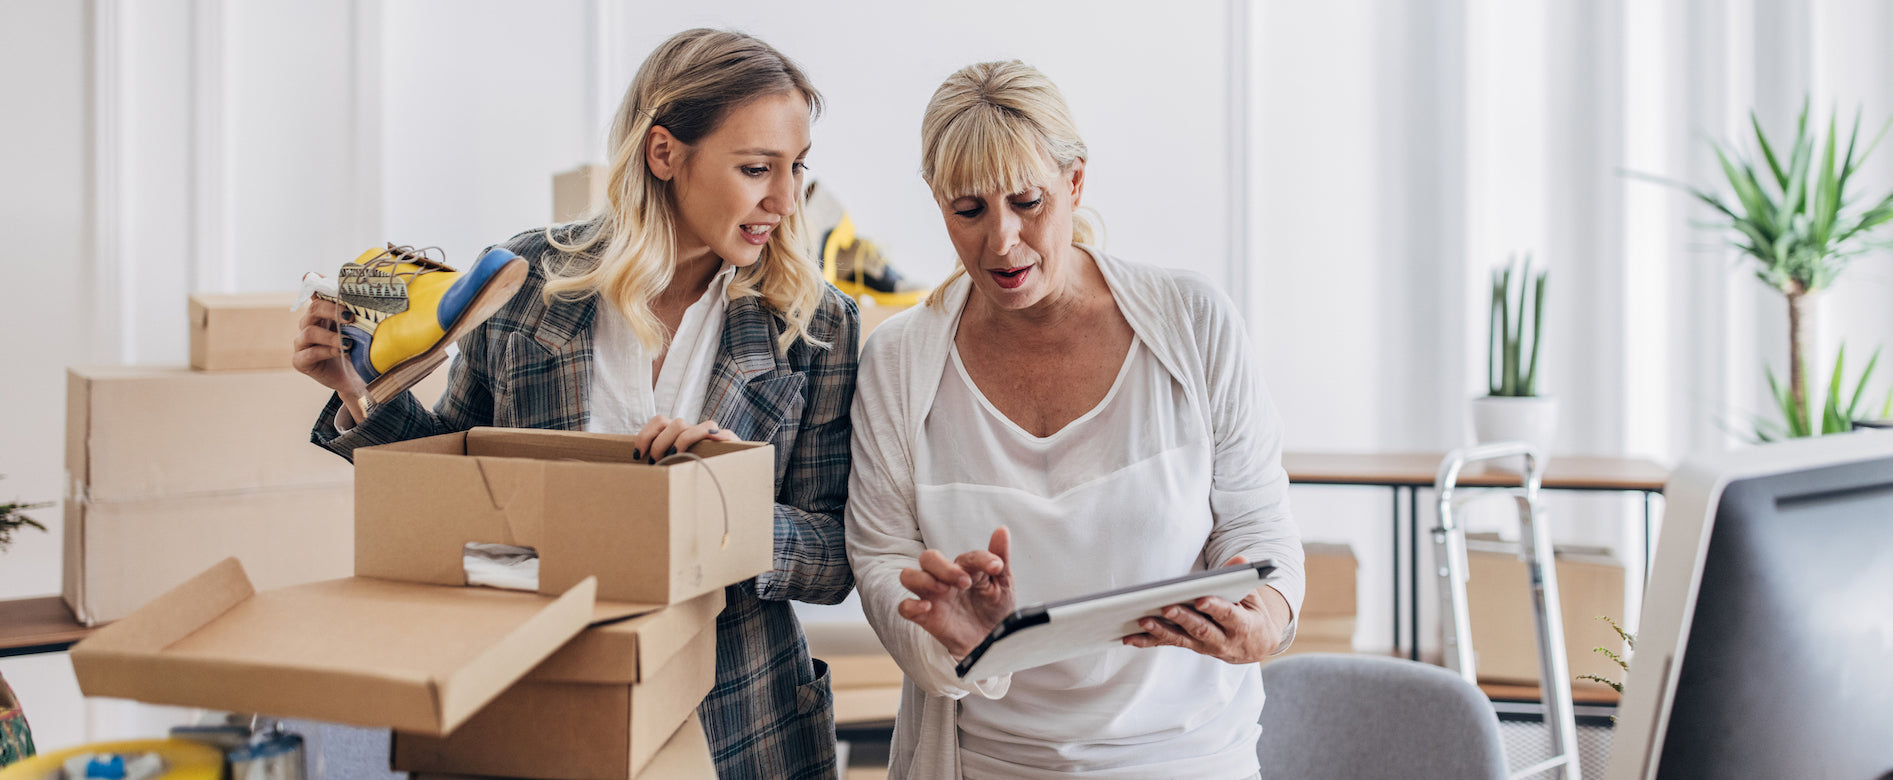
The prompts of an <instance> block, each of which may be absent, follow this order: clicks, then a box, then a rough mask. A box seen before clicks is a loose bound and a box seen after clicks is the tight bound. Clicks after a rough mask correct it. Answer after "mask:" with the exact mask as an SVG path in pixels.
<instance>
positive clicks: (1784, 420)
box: [1755, 344, 1893, 443]
mask: <svg viewBox="0 0 1893 780" xmlns="http://www.w3.org/2000/svg"><path fill="white" fill-rule="evenodd" d="M1879 363H1880V350H1878V349H1875V350H1874V351H1873V356H1872V357H1870V358H1868V359H1867V367H1866V368H1865V369H1863V370H1862V371H1861V372H1860V379H1859V380H1857V381H1856V382H1854V384H1853V392H1851V393H1847V394H1846V397H1847V401H1846V403H1845V404H1843V403H1841V398H1842V388H1843V387H1845V386H1846V366H1847V345H1845V344H1842V345H1841V347H1840V351H1839V352H1838V353H1837V354H1836V355H1835V356H1834V374H1833V377H1832V378H1830V379H1829V380H1828V382H1827V402H1826V404H1825V405H1824V406H1823V407H1822V408H1821V411H1820V413H1819V414H1818V415H1816V414H1815V413H1814V412H1813V410H1812V407H1810V406H1808V405H1806V404H1798V403H1795V400H1794V397H1793V395H1792V394H1791V393H1790V392H1789V390H1788V388H1785V387H1782V386H1781V382H1780V381H1779V380H1777V379H1776V378H1775V372H1774V370H1773V369H1764V371H1766V373H1767V375H1768V392H1769V395H1770V397H1771V398H1772V399H1773V400H1774V405H1775V409H1776V410H1777V411H1779V412H1780V413H1781V422H1779V423H1777V422H1775V421H1773V420H1769V419H1765V418H1763V417H1762V416H1760V415H1757V416H1756V417H1755V440H1756V442H1757V443H1767V442H1772V441H1780V440H1782V439H1790V438H1797V437H1802V436H1816V435H1821V434H1829V433H1846V432H1847V431H1851V430H1853V427H1854V421H1855V420H1862V419H1872V418H1880V419H1884V418H1886V417H1889V416H1893V389H1889V390H1888V391H1887V395H1886V400H1885V402H1883V403H1881V404H1880V407H1879V409H1878V411H1877V413H1875V412H1874V410H1873V409H1872V407H1865V408H1863V407H1862V406H1861V401H1862V400H1864V398H1865V396H1866V394H1867V381H1868V380H1869V379H1872V378H1873V368H1874V366H1876V365H1879ZM1817 418H1818V420H1819V422H1820V427H1818V428H1816V427H1815V426H1814V421H1815V420H1816V419H1817Z"/></svg>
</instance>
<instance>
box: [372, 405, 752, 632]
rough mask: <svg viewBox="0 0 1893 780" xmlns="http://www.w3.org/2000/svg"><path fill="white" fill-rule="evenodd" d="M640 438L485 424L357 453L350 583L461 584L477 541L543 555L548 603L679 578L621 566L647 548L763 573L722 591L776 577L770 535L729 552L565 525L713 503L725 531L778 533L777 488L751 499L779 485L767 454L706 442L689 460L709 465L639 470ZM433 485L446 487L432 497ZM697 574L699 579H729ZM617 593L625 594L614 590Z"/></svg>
mask: <svg viewBox="0 0 1893 780" xmlns="http://www.w3.org/2000/svg"><path fill="white" fill-rule="evenodd" d="M632 439H633V437H630V436H618V435H611V434H598V433H582V432H574V431H545V430H527V429H518V428H484V427H483V428H473V429H471V430H468V431H464V432H460V433H450V434H443V435H440V436H430V437H426V438H421V439H412V440H409V441H404V442H398V443H394V444H384V445H380V446H376V447H367V448H363V449H360V450H357V451H356V452H355V464H356V481H355V485H356V496H355V574H356V575H357V576H363V577H380V578H384V579H394V580H404V581H409V582H421V583H432V584H438V585H461V584H465V582H466V568H465V560H464V550H465V546H466V544H467V543H469V542H481V543H498V544H510V545H518V546H523V547H531V548H534V549H535V550H537V551H538V554H539V592H540V593H543V594H551V593H557V592H560V591H562V590H564V589H565V588H569V587H571V585H572V584H573V583H575V582H577V581H579V580H580V579H583V578H585V577H589V576H594V575H596V576H598V577H599V579H600V580H601V581H602V583H603V584H602V585H601V586H600V587H601V593H602V594H604V597H605V598H609V599H615V600H625V599H628V598H629V597H628V596H625V595H621V593H620V592H621V591H639V592H647V593H648V592H661V591H663V590H665V587H664V586H665V585H666V584H667V583H669V582H671V581H672V578H673V574H674V572H672V571H669V570H667V569H665V568H664V567H663V566H648V567H627V566H626V565H625V564H626V562H627V561H631V560H635V559H637V556H639V555H640V554H645V553H649V552H651V551H652V550H653V548H656V549H657V551H659V552H672V553H674V552H675V551H677V550H679V549H704V548H708V549H716V548H717V547H718V545H719V544H722V545H726V546H728V547H729V548H731V550H740V551H742V552H743V553H744V555H729V556H726V557H727V558H728V559H729V560H732V561H741V560H749V559H755V560H756V561H757V563H758V567H756V568H751V569H745V570H744V571H743V572H742V573H741V574H740V575H734V576H730V577H726V578H724V579H723V580H722V581H721V582H716V583H714V587H717V588H720V587H721V585H722V584H725V583H728V582H738V581H741V580H742V579H746V578H748V577H753V576H755V575H756V574H758V573H760V572H762V571H767V570H768V568H769V566H770V565H771V562H772V560H773V558H772V555H773V553H772V550H773V541H772V540H771V539H769V538H766V536H765V537H762V538H749V537H750V536H753V535H743V538H738V539H735V540H733V541H732V540H730V539H729V538H728V535H727V534H725V535H724V536H725V538H723V539H721V540H714V539H708V538H704V539H699V538H697V537H695V536H692V537H690V538H654V537H652V536H651V535H649V534H644V533H639V532H638V531H637V529H635V528H634V527H633V526H632V525H631V524H630V523H628V522H627V523H621V524H618V525H615V526H614V525H605V524H598V523H584V522H572V523H560V522H558V519H559V518H568V517H569V518H583V517H593V516H601V515H602V516H613V515H616V516H618V517H629V516H630V515H631V513H634V512H637V511H647V510H649V509H650V508H652V507H657V508H660V510H663V511H694V510H695V508H696V507H697V506H699V505H705V506H718V502H721V512H722V513H723V514H724V516H725V518H726V522H727V521H728V519H729V518H731V517H744V518H747V517H751V516H755V517H757V518H759V519H758V520H757V522H758V523H761V524H767V523H769V522H771V521H770V520H769V518H770V517H771V513H772V512H773V493H774V491H773V489H772V488H766V489H764V490H761V491H754V490H746V489H745V488H748V487H750V485H749V482H751V481H754V479H757V478H762V479H767V480H768V481H769V482H770V483H772V482H773V476H774V454H773V453H774V450H773V449H772V448H771V447H770V445H768V444H762V443H757V442H703V443H700V444H698V445H696V446H695V447H693V448H692V450H691V452H692V453H693V454H696V455H699V456H700V457H701V458H703V460H704V464H703V467H702V468H699V467H698V466H697V465H696V464H693V463H682V464H672V465H665V466H652V465H647V464H643V463H639V462H636V461H634V460H633V459H632V457H631V451H632V447H631V441H632ZM726 458H727V459H728V460H725V459H726ZM706 470H707V471H708V472H709V475H708V476H706V475H705V473H704V472H705V471H706ZM719 473H720V474H722V476H721V477H718V476H717V475H718V474H719ZM430 485H434V486H447V487H446V488H444V489H428V486H430ZM468 486H480V487H479V488H478V489H468ZM657 530H658V531H660V532H663V533H666V534H670V533H674V532H676V531H679V530H682V531H685V532H689V533H695V532H696V531H697V530H699V529H695V528H687V529H676V528H671V529H664V528H662V527H661V524H660V527H659V528H658V529H657ZM725 552H727V551H725ZM721 554H722V553H719V555H721ZM665 562H666V563H667V564H669V565H670V566H672V567H676V566H687V565H690V564H691V562H690V561H684V560H681V559H679V557H678V556H675V555H673V556H672V558H671V559H669V560H666V561H665ZM698 563H701V562H698ZM732 565H734V564H732ZM701 569H702V567H701V566H699V570H698V574H699V575H701V576H709V575H712V574H729V573H728V572H708V573H706V572H703V571H702V570H701ZM614 583H615V584H617V585H620V586H622V587H618V588H616V589H614ZM697 592H699V593H701V592H707V591H706V590H699V591H697ZM661 605H662V603H653V604H649V605H648V606H650V607H656V606H661Z"/></svg>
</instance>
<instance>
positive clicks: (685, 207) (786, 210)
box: [296, 29, 858, 778]
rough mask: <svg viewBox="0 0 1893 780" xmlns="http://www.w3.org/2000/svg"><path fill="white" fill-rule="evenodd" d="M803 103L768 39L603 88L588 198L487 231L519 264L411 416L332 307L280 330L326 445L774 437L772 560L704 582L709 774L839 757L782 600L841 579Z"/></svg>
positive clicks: (699, 41)
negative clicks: (596, 171) (610, 117)
mask: <svg viewBox="0 0 1893 780" xmlns="http://www.w3.org/2000/svg"><path fill="white" fill-rule="evenodd" d="M820 108H821V96H820V93H818V92H816V90H815V88H814V87H813V86H812V85H810V84H809V81H808V79H807V77H806V76H804V75H803V73H802V71H801V70H800V69H799V68H798V67H797V66H796V65H795V64H794V63H793V62H791V61H790V60H789V59H788V58H786V57H784V56H782V54H781V53H779V52H777V51H776V50H775V49H773V48H771V47H770V46H769V45H768V44H766V43H763V42H762V41H760V40H757V39H755V38H753V37H750V36H747V35H742V34H739V33H731V32H723V31H717V30H704V29H698V30H689V31H686V32H682V33H679V34H677V35H676V36H673V37H672V38H670V39H669V40H667V41H665V42H664V43H663V44H662V45H660V46H659V47H658V48H657V49H656V50H655V51H653V52H652V53H651V55H650V57H649V58H647V59H646V60H645V62H644V64H643V66H642V67H641V68H639V70H638V75H637V77H636V79H635V80H634V81H633V82H632V84H631V86H630V89H628V90H627V91H626V93H625V97H624V102H623V104H622V105H621V106H620V108H619V111H618V115H617V118H616V120H615V122H614V123H613V126H612V132H611V142H610V147H611V148H610V151H611V164H610V184H609V187H608V193H609V202H608V203H607V204H606V205H604V206H601V207H600V208H599V209H598V210H597V211H596V212H595V213H593V214H591V215H590V216H589V217H588V218H586V219H584V220H582V221H580V222H578V223H574V224H569V225H555V226H553V227H550V228H546V229H543V230H532V231H528V232H525V233H521V234H519V235H517V236H514V237H513V238H512V239H511V240H509V241H507V242H506V243H505V244H504V245H503V246H504V247H505V248H507V249H510V250H511V251H512V252H514V253H515V254H517V255H519V256H520V257H524V258H526V259H527V260H529V261H531V273H530V275H529V276H528V278H527V280H526V282H525V284H524V286H523V287H521V288H520V291H519V293H518V294H517V295H515V296H514V297H513V298H512V300H511V301H510V302H509V303H507V304H506V306H505V307H504V308H502V309H500V310H499V312H498V313H497V314H495V315H494V316H493V317H492V318H491V319H490V320H488V321H487V322H486V323H485V324H484V325H482V326H481V327H479V328H478V329H476V330H474V331H473V332H472V333H470V334H469V335H468V336H467V337H465V338H464V339H463V340H462V341H461V342H460V356H459V358H458V359H457V360H455V361H454V363H453V365H452V368H451V369H450V374H449V382H450V383H449V386H448V389H447V392H446V394H445V395H444V396H443V397H442V398H441V399H440V401H439V403H437V404H436V405H435V407H434V408H433V409H432V410H429V409H428V408H426V407H425V406H423V405H422V404H421V403H420V402H419V401H417V400H416V399H415V398H414V396H413V395H412V394H411V393H403V394H402V395H400V396H398V397H396V398H395V399H394V400H392V401H389V402H387V403H384V404H380V405H377V406H375V407H373V408H362V406H361V404H360V403H359V402H357V401H356V400H354V398H355V394H354V393H351V392H347V391H349V390H350V388H351V387H353V386H355V385H356V384H357V383H358V380H356V379H355V378H354V377H353V375H352V374H351V373H350V368H349V365H348V362H347V356H346V355H345V354H344V350H343V344H342V341H341V336H340V334H338V333H336V332H335V330H336V326H337V320H338V318H339V317H340V316H341V315H340V312H339V311H338V310H337V308H336V306H335V304H333V303H324V302H322V301H316V302H315V303H314V304H313V305H312V306H311V307H310V310H309V312H308V313H307V314H306V315H305V316H304V320H303V326H304V328H303V331H302V334H301V335H300V336H299V338H298V342H297V345H296V346H297V355H296V366H297V368H299V369H300V370H302V371H303V372H304V373H306V374H309V375H310V376H312V377H314V378H315V379H316V380H317V381H320V382H321V383H322V384H324V385H326V386H328V387H330V388H333V389H335V390H337V391H339V392H338V396H337V397H336V398H335V399H333V400H332V401H331V402H330V403H329V405H328V408H326V409H324V410H323V411H322V413H321V415H320V417H319V418H318V420H317V423H316V426H315V430H314V432H313V439H314V441H315V442H316V443H318V444H321V445H323V446H325V447H328V448H329V449H331V450H334V451H335V452H337V453H338V454H341V455H343V456H344V457H347V456H349V455H350V453H352V452H353V451H354V450H355V448H357V447H365V446H371V445H375V444H384V443H389V442H395V441H403V440H406V439H412V438H417V437H421V436H429V435H434V434H438V433H445V432H452V431H461V430H466V429H468V428H472V427H474V426H480V425H495V426H506V427H518V428H552V429H563V430H586V431H598V432H606V433H620V434H635V435H636V447H637V451H638V452H637V454H638V456H639V457H642V458H644V459H646V460H656V459H660V458H662V457H664V456H665V455H667V454H670V453H673V452H681V451H684V450H687V449H689V448H690V446H691V445H693V444H695V443H697V442H698V441H702V440H705V439H716V440H726V441H727V440H746V441H762V442H769V443H770V444H773V445H774V446H775V453H776V486H775V487H776V490H775V494H776V506H775V568H774V570H773V571H771V572H769V573H766V574H763V575H762V576H760V577H757V578H756V579H753V580H749V581H747V582H743V583H739V584H736V585H732V586H730V587H729V588H728V590H727V591H726V594H725V595H726V597H727V602H728V607H727V608H726V609H725V610H724V612H723V614H722V615H721V616H720V617H719V618H718V619H717V659H716V666H717V675H716V678H717V682H716V688H715V689H714V690H713V691H712V692H711V693H710V695H709V697H708V698H707V699H705V701H704V703H703V705H702V707H701V708H700V709H699V711H698V714H699V716H700V718H701V720H702V722H703V725H704V728H705V731H706V732H707V733H708V735H709V738H710V743H711V751H712V752H713V753H714V755H715V758H716V763H717V770H718V773H719V774H721V775H723V776H725V777H771V778H793V777H830V776H834V775H835V774H836V771H837V769H836V766H835V755H834V748H835V732H834V712H833V697H832V693H831V692H830V690H829V687H828V679H827V673H826V671H825V669H824V668H823V667H822V666H821V665H820V662H819V661H812V659H810V657H809V654H808V648H807V643H806V641H805V640H804V638H803V635H802V631H801V627H800V626H799V624H798V623H797V622H796V618H795V613H794V612H793V611H792V610H791V609H790V606H789V604H788V602H789V601H790V600H798V601H807V602H812V603H818V604H832V603H836V602H839V601H841V600H842V599H843V598H844V597H846V596H847V595H848V592H849V591H850V590H851V589H852V587H853V584H854V579H853V576H852V575H851V573H850V570H849V568H848V561H847V558H846V555H845V551H844V548H843V544H842V522H841V513H842V508H843V504H844V503H845V502H846V498H847V483H848V470H849V436H850V430H851V424H850V418H849V406H850V404H851V403H852V401H853V397H854V376H855V354H856V344H857V335H856V334H857V330H856V328H857V324H858V317H857V314H856V311H855V307H854V304H853V303H852V302H850V301H848V300H847V299H846V298H845V297H843V296H842V295H841V294H840V293H839V292H837V291H836V290H835V289H834V288H833V287H831V286H829V285H828V284H827V283H826V282H824V281H823V279H822V276H821V270H820V268H819V267H818V266H817V265H816V264H815V263H814V262H813V261H812V260H810V259H809V258H807V257H806V256H805V254H804V251H803V249H802V247H803V246H805V238H804V236H803V235H802V231H803V226H802V220H801V217H800V214H799V213H798V207H799V205H800V201H801V197H802V195H801V193H802V192H803V184H802V172H803V169H804V159H805V157H806V155H807V154H808V151H809V121H810V118H811V117H812V116H813V115H814V114H816V113H817V112H819V110H820Z"/></svg>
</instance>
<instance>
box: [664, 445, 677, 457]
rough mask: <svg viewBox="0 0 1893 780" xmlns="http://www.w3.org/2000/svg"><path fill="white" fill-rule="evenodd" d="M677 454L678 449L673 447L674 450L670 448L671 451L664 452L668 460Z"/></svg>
mask: <svg viewBox="0 0 1893 780" xmlns="http://www.w3.org/2000/svg"><path fill="white" fill-rule="evenodd" d="M675 454H677V448H676V447H672V448H670V449H668V450H665V451H664V457H666V458H668V457H670V456H672V455H675Z"/></svg>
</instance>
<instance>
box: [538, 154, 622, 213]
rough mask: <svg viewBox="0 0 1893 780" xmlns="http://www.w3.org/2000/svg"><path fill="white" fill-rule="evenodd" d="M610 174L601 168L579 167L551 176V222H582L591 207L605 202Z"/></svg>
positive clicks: (600, 166)
mask: <svg viewBox="0 0 1893 780" xmlns="http://www.w3.org/2000/svg"><path fill="white" fill-rule="evenodd" d="M610 180H611V172H610V171H609V170H607V169H606V168H605V166H603V165H581V166H579V167H577V168H573V169H572V170H569V171H564V172H562V173H557V174H554V175H553V176H552V221H553V222H573V221H576V220H579V219H582V218H583V217H584V216H585V214H586V213H587V212H590V211H591V210H592V207H593V206H594V205H597V204H601V203H604V202H605V185H606V184H607V183H609V182H610Z"/></svg>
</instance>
